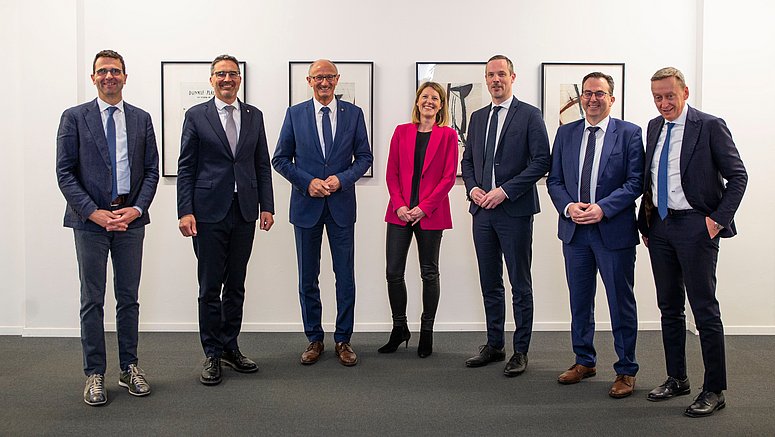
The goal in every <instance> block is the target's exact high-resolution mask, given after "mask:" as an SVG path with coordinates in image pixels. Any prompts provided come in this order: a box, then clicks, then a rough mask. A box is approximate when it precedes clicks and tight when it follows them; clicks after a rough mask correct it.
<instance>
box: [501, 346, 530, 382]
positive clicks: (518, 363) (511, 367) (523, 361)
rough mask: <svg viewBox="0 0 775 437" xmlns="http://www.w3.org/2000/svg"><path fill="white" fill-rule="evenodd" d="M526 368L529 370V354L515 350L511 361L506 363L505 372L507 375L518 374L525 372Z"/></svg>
mask: <svg viewBox="0 0 775 437" xmlns="http://www.w3.org/2000/svg"><path fill="white" fill-rule="evenodd" d="M525 370H527V354H523V353H522V352H514V355H512V356H511V359H509V362H508V363H506V367H505V368H504V369H503V374H504V375H506V376H518V375H521V374H522V373H524V372H525Z"/></svg>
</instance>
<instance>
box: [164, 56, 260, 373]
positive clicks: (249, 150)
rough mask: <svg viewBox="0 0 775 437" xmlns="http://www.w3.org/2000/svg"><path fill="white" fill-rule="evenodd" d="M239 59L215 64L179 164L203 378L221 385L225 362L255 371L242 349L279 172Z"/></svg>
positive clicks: (188, 124) (190, 114) (186, 125)
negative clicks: (256, 252) (254, 266)
mask: <svg viewBox="0 0 775 437" xmlns="http://www.w3.org/2000/svg"><path fill="white" fill-rule="evenodd" d="M241 83H242V77H241V74H240V70H239V62H238V61H237V59H236V58H235V57H233V56H229V55H221V56H218V57H216V58H215V59H214V60H213V62H212V63H211V64H210V85H212V87H213V90H214V91H215V97H214V98H213V99H211V100H208V101H207V102H204V103H200V104H199V105H196V106H193V107H192V108H190V109H189V110H188V111H186V116H185V120H184V121H183V133H182V137H181V140H180V159H179V161H178V183H177V185H178V218H179V223H178V228H179V229H180V232H181V233H182V234H183V236H185V237H192V240H193V244H194V254H196V257H197V261H198V263H197V278H198V279H199V300H198V302H199V337H200V340H201V342H202V348H203V349H204V353H205V357H206V358H205V362H204V368H203V369H202V373H201V375H200V377H199V381H200V382H201V383H202V384H205V385H216V384H218V383H220V382H221V364H225V365H227V366H229V367H231V368H232V369H234V370H235V371H237V372H241V373H252V372H256V371H258V366H257V365H256V363H255V362H254V361H253V360H251V359H250V358H247V357H245V356H244V355H243V354H242V352H240V349H239V344H238V343H237V337H238V336H239V333H240V329H241V328H242V306H243V303H244V301H245V276H246V274H247V266H248V260H249V258H250V253H251V251H252V249H253V238H254V236H255V232H256V220H258V222H259V229H261V230H264V231H268V230H269V229H271V227H272V224H273V223H274V217H273V215H274V198H273V191H272V169H271V166H270V164H269V150H268V148H267V145H266V134H265V132H264V116H263V114H262V113H261V111H259V110H258V109H257V108H256V107H254V106H251V105H248V104H247V103H245V102H241V101H240V100H239V99H237V92H238V91H239V87H240V84H241Z"/></svg>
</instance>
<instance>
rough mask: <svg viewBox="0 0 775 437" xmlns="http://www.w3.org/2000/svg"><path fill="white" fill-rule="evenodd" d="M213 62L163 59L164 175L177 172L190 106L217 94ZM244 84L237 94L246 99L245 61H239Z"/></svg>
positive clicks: (241, 98) (162, 118)
mask: <svg viewBox="0 0 775 437" xmlns="http://www.w3.org/2000/svg"><path fill="white" fill-rule="evenodd" d="M210 63H211V62H210V61H162V62H161V165H162V176H165V177H176V176H177V175H178V158H179V157H180V136H181V133H182V132H183V119H184V117H185V114H186V111H188V108H190V107H192V106H194V105H196V104H199V103H202V102H205V101H207V100H210V99H211V98H213V97H215V92H214V91H213V87H212V85H210ZM239 68H240V71H241V73H242V85H240V90H239V93H238V95H237V97H238V98H239V99H240V101H243V102H244V101H245V87H246V83H247V80H246V77H245V76H246V74H245V69H246V68H247V64H245V62H240V63H239Z"/></svg>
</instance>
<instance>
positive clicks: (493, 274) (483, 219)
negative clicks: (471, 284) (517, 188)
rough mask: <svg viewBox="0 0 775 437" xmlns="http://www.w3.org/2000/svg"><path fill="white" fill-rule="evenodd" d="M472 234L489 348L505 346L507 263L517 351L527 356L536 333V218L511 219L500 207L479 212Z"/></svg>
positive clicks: (475, 217) (475, 218)
mask: <svg viewBox="0 0 775 437" xmlns="http://www.w3.org/2000/svg"><path fill="white" fill-rule="evenodd" d="M473 234H474V247H475V248H476V259H477V262H478V264H479V283H480V284H481V287H482V297H483V299H484V312H485V316H486V319H487V344H489V345H490V346H492V347H494V348H497V349H501V348H503V346H504V332H503V331H504V323H505V319H506V303H505V287H504V285H503V261H504V259H505V261H506V269H507V270H508V273H509V281H510V282H511V304H512V308H513V311H514V321H515V323H516V325H517V329H516V330H515V331H514V351H515V352H522V353H525V354H526V353H527V352H528V349H529V347H530V337H531V335H532V333H533V281H532V278H531V276H530V265H531V260H532V256H533V255H532V244H533V216H532V215H529V216H523V217H511V216H509V215H508V214H506V211H504V209H503V208H501V207H497V208H495V209H479V210H478V211H477V212H476V214H474V219H473Z"/></svg>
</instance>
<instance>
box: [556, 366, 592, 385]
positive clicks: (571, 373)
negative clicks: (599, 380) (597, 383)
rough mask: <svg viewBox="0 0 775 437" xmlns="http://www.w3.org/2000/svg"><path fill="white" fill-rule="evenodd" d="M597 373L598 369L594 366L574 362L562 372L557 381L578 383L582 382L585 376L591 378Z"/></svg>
mask: <svg viewBox="0 0 775 437" xmlns="http://www.w3.org/2000/svg"><path fill="white" fill-rule="evenodd" d="M595 375H597V370H596V369H595V368H594V367H587V366H582V365H581V364H574V365H572V366H570V369H568V370H566V371H564V372H562V373H561V374H560V376H559V377H558V378H557V382H559V383H560V384H576V383H578V382H581V380H582V379H584V378H591V377H593V376H595Z"/></svg>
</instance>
